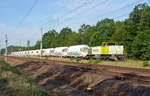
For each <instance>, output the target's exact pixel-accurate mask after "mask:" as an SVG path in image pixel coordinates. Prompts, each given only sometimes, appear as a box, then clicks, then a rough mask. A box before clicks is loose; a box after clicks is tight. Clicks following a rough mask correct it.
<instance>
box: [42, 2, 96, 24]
mask: <svg viewBox="0 0 150 96" xmlns="http://www.w3.org/2000/svg"><path fill="white" fill-rule="evenodd" d="M93 1H94V0H93ZM89 3H90V2H89V1H85V2H84V3H82V4H80V5H79V6H77V7H75V8H73V9H71V10H69V11H68V12H66V13H65V14H63V15H62V16H60V17H59V18H58V19H57V20H59V19H60V18H61V17H65V16H68V15H70V14H71V13H73V12H75V11H77V10H79V9H80V8H83V7H84V6H86V5H88V4H89ZM50 21H54V20H50ZM50 21H48V22H46V23H44V24H42V25H41V26H44V25H47V24H49V23H50ZM46 27H47V26H46Z"/></svg>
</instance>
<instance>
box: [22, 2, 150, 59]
mask: <svg viewBox="0 0 150 96" xmlns="http://www.w3.org/2000/svg"><path fill="white" fill-rule="evenodd" d="M42 42H43V48H55V47H61V46H71V45H79V44H87V45H89V46H101V44H102V42H117V43H118V44H119V45H124V47H125V49H126V52H127V55H128V57H129V58H134V59H142V60H150V6H149V5H148V4H146V3H144V4H139V5H137V6H135V8H134V9H133V11H132V12H131V13H130V14H129V18H127V19H125V20H124V21H114V20H113V19H109V18H106V19H103V20H101V21H98V22H97V24H96V25H94V26H91V25H86V24H83V25H81V27H80V28H79V30H78V32H74V31H72V29H71V28H69V27H65V28H63V29H62V30H61V31H60V32H56V30H55V29H52V30H49V31H48V32H47V33H45V34H44V35H43V41H42ZM39 48H40V41H37V42H36V44H35V45H34V46H32V47H30V48H24V50H27V49H29V50H31V49H39Z"/></svg>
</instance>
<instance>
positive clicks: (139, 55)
mask: <svg viewBox="0 0 150 96" xmlns="http://www.w3.org/2000/svg"><path fill="white" fill-rule="evenodd" d="M131 52H132V56H133V58H136V59H143V60H150V30H145V31H143V32H140V33H139V34H138V35H137V36H136V38H135V40H134V42H133V44H132V51H131Z"/></svg>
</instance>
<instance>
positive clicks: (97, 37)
mask: <svg viewBox="0 0 150 96" xmlns="http://www.w3.org/2000/svg"><path fill="white" fill-rule="evenodd" d="M114 31H115V23H114V21H113V20H112V19H104V20H102V21H100V22H98V23H97V24H96V32H95V33H94V34H93V35H92V37H91V40H90V42H89V45H91V46H99V45H101V44H102V42H107V41H110V40H111V37H112V34H113V33H114Z"/></svg>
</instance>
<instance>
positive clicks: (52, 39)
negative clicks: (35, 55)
mask: <svg viewBox="0 0 150 96" xmlns="http://www.w3.org/2000/svg"><path fill="white" fill-rule="evenodd" d="M57 35H58V33H57V32H56V31H55V30H54V29H52V30H50V31H48V32H47V33H45V34H44V35H43V37H42V39H43V40H42V41H43V48H54V47H56V46H57V45H56V38H57Z"/></svg>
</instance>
